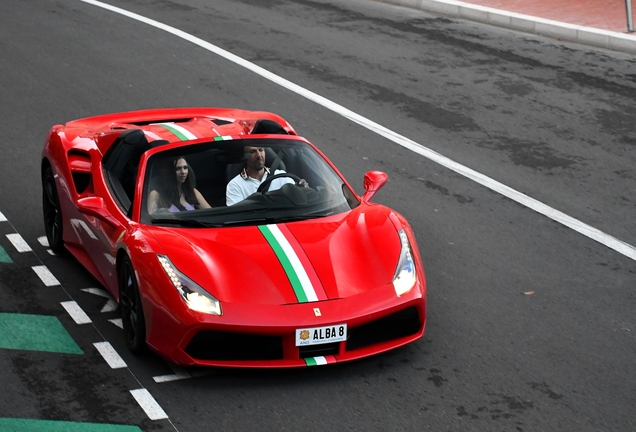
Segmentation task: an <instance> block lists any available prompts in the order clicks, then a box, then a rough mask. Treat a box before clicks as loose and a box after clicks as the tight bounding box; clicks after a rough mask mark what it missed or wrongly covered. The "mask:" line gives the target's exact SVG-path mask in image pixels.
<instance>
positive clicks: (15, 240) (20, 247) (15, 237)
mask: <svg viewBox="0 0 636 432" xmlns="http://www.w3.org/2000/svg"><path fill="white" fill-rule="evenodd" d="M7 238H8V239H9V241H10V242H11V243H12V244H13V247H14V248H15V249H16V250H17V251H18V252H31V251H32V249H31V246H29V244H28V243H27V242H26V241H25V240H24V239H23V238H22V236H21V235H20V234H18V233H13V234H7Z"/></svg>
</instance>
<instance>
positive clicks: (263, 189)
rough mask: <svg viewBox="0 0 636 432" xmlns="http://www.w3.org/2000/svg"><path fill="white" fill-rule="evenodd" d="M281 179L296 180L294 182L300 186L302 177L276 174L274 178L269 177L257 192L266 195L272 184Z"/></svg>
mask: <svg viewBox="0 0 636 432" xmlns="http://www.w3.org/2000/svg"><path fill="white" fill-rule="evenodd" d="M281 177H289V178H291V179H292V180H294V182H295V183H296V184H298V182H300V180H301V179H300V177H298V176H297V175H296V174H291V173H286V172H285V173H278V174H274V175H273V176H271V177H270V176H267V178H266V179H265V181H264V182H263V183H261V184H260V186H259V187H258V189H256V192H259V193H265V192H267V191H268V190H269V186H270V185H271V184H272V182H273V181H274V180H276V179H277V178H281Z"/></svg>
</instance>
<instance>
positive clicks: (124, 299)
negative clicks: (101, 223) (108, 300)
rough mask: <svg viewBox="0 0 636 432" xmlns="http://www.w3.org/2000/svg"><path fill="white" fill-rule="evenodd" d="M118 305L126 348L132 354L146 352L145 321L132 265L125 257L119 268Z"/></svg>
mask: <svg viewBox="0 0 636 432" xmlns="http://www.w3.org/2000/svg"><path fill="white" fill-rule="evenodd" d="M119 305H120V308H121V318H122V324H123V327H124V336H125V338H126V346H127V347H128V349H129V350H130V351H131V352H132V353H134V354H142V353H144V352H146V351H147V345H146V321H145V317H144V310H143V306H142V304H141V295H140V294H139V287H138V286H137V278H136V277H135V272H134V270H133V266H132V263H131V262H130V259H129V258H128V257H125V258H124V259H123V260H122V262H121V265H120V268H119Z"/></svg>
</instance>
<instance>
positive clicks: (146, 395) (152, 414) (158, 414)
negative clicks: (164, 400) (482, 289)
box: [130, 388, 168, 420]
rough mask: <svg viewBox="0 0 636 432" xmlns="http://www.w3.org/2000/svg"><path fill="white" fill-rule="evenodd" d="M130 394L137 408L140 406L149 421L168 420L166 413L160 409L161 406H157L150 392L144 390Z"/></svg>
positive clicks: (137, 390)
mask: <svg viewBox="0 0 636 432" xmlns="http://www.w3.org/2000/svg"><path fill="white" fill-rule="evenodd" d="M130 393H131V394H132V395H133V397H134V398H135V400H136V401H137V403H138V404H139V406H141V408H142V409H143V410H144V411H145V412H146V415H147V416H148V418H149V419H150V420H162V419H167V418H168V415H167V414H166V412H165V411H164V410H163V409H162V408H161V406H159V404H158V403H157V401H156V400H155V398H153V397H152V395H151V394H150V392H149V391H148V390H146V389H145V388H140V389H136V390H131V391H130Z"/></svg>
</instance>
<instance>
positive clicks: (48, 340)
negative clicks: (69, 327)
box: [0, 313, 84, 431]
mask: <svg viewBox="0 0 636 432" xmlns="http://www.w3.org/2000/svg"><path fill="white" fill-rule="evenodd" d="M0 348H5V349H14V350H30V351H48V352H57V353H66V354H84V352H83V351H82V350H81V349H80V347H79V346H78V345H77V344H76V343H75V341H74V340H73V338H72V337H71V335H69V334H68V332H67V331H66V329H65V328H64V326H62V323H61V322H60V321H59V320H58V319H57V318H56V317H54V316H45V315H26V314H14V313H0ZM2 430H3V429H0V431H2Z"/></svg>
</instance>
